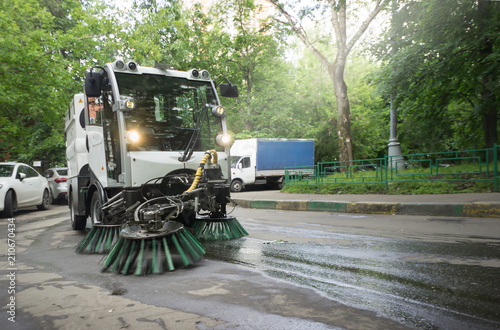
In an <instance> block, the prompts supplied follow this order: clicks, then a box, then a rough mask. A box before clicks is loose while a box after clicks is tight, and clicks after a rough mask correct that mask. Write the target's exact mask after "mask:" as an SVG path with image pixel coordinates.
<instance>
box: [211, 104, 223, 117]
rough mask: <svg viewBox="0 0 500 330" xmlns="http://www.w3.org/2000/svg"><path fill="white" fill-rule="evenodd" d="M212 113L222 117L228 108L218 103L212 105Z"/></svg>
mask: <svg viewBox="0 0 500 330" xmlns="http://www.w3.org/2000/svg"><path fill="white" fill-rule="evenodd" d="M212 115H214V116H215V117H218V118H222V117H225V116H226V109H225V108H224V107H221V106H220V105H216V106H214V107H212Z"/></svg>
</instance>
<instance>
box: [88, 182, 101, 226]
mask: <svg viewBox="0 0 500 330" xmlns="http://www.w3.org/2000/svg"><path fill="white" fill-rule="evenodd" d="M101 207H102V203H101V197H100V196H99V193H98V192H97V191H94V194H93V195H92V200H91V202H90V223H91V224H92V226H94V224H96V223H102V213H101Z"/></svg>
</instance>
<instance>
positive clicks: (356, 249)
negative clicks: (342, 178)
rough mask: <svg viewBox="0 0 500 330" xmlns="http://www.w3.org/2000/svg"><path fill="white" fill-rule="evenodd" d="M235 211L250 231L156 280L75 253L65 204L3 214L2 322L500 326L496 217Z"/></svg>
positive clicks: (78, 235) (25, 325)
mask: <svg viewBox="0 0 500 330" xmlns="http://www.w3.org/2000/svg"><path fill="white" fill-rule="evenodd" d="M233 215H235V216H236V217H237V218H238V219H239V220H240V222H241V223H242V224H243V225H244V227H245V228H246V229H247V230H248V231H249V232H250V235H249V236H248V237H246V238H243V239H238V240H233V241H216V242H204V245H205V247H206V250H207V254H206V257H205V259H204V260H203V261H201V262H200V263H198V264H197V265H195V266H193V267H190V268H189V269H179V270H176V271H174V272H171V273H167V274H162V275H155V276H148V277H136V276H118V275H114V274H108V273H102V272H101V268H102V264H100V263H99V262H100V261H101V259H102V256H101V255H78V254H75V253H74V251H73V247H74V246H75V245H76V244H77V243H78V242H79V241H80V240H81V239H82V238H83V237H84V235H85V234H84V233H82V232H77V231H73V230H72V229H71V227H70V225H69V212H68V209H67V207H66V206H55V207H53V208H52V209H51V210H49V211H43V212H38V211H35V210H27V211H22V212H19V213H17V214H16V216H15V220H12V221H9V220H8V219H2V220H0V233H2V234H1V235H3V236H2V237H0V249H1V250H0V255H2V258H1V259H0V260H1V262H0V273H1V274H2V277H1V279H0V301H1V302H2V308H1V314H0V328H2V329H36V328H44V329H62V328H67V329H74V328H93V329H102V328H108V329H121V328H123V329H233V328H236V329H405V328H408V327H421V328H431V327H434V328H454V329H460V328H464V329H465V328H469V329H471V328H472V329H474V328H477V329H488V328H491V329H494V328H498V327H500V316H499V312H498V310H500V308H499V306H500V304H499V298H498V297H500V294H499V289H498V285H495V284H498V278H499V275H500V272H499V267H500V256H499V252H498V251H499V249H498V246H499V244H500V241H499V237H498V236H499V235H500V228H499V225H500V219H487V220H484V219H473V218H463V219H449V218H447V219H439V218H425V217H398V218H395V217H387V216H385V217H384V216H364V215H357V216H353V215H343V214H330V213H326V212H287V211H270V210H249V209H239V208H238V209H236V210H235V211H234V213H233ZM9 223H10V224H11V225H9ZM13 227H14V229H15V230H13V231H11V234H10V236H9V233H10V232H9V230H10V229H12V228H13ZM9 237H10V238H11V241H8V238H9ZM13 242H14V243H15V244H14V245H12V243H13ZM8 244H10V245H8ZM12 246H13V247H12ZM12 257H14V258H15V259H13V258H12ZM12 262H13V263H12ZM13 312H14V313H15V314H12V313H13ZM12 315H14V318H13V319H12ZM12 320H15V321H16V322H15V323H14V322H12Z"/></svg>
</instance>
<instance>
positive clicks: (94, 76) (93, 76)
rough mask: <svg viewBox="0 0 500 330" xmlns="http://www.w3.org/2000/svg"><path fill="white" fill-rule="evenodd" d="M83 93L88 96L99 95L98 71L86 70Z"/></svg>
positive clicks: (99, 81)
mask: <svg viewBox="0 0 500 330" xmlns="http://www.w3.org/2000/svg"><path fill="white" fill-rule="evenodd" d="M85 94H87V96H88V97H99V96H101V74H100V73H99V72H92V71H91V72H87V73H86V74H85Z"/></svg>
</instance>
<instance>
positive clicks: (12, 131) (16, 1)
mask: <svg viewBox="0 0 500 330" xmlns="http://www.w3.org/2000/svg"><path fill="white" fill-rule="evenodd" d="M85 6H86V7H83V6H82V4H81V2H80V1H77V0H61V1H51V0H22V1H21V0H11V1H8V2H7V1H0V27H1V29H2V33H3V36H4V37H2V38H0V132H1V135H0V136H1V139H2V140H3V141H2V147H3V148H4V149H3V150H2V154H1V155H0V158H3V159H13V160H19V161H24V162H29V161H31V160H35V159H37V160H46V161H52V162H56V163H57V162H59V163H64V161H65V156H64V148H65V143H64V113H65V111H66V109H67V107H68V104H69V102H70V100H71V95H72V94H74V93H76V92H79V91H81V90H82V79H81V77H82V76H84V74H83V73H84V70H85V69H86V68H87V66H89V65H93V64H94V63H95V61H98V60H99V59H101V58H104V57H106V58H108V57H109V55H110V54H111V53H112V51H110V48H109V47H107V45H109V44H110V43H113V40H114V38H109V34H110V33H112V32H116V30H115V28H117V27H118V26H119V25H118V24H117V23H116V22H114V21H113V20H110V19H106V18H105V17H104V15H103V12H104V11H105V10H107V7H105V6H103V5H102V4H93V3H92V4H88V3H87V4H86V5H85ZM113 48H115V47H113Z"/></svg>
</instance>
